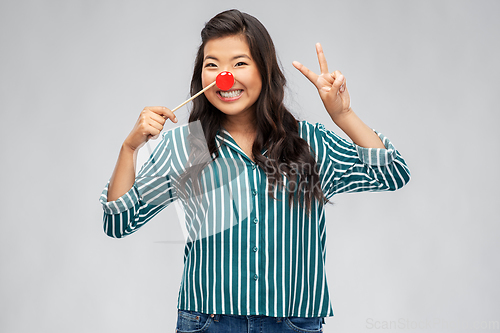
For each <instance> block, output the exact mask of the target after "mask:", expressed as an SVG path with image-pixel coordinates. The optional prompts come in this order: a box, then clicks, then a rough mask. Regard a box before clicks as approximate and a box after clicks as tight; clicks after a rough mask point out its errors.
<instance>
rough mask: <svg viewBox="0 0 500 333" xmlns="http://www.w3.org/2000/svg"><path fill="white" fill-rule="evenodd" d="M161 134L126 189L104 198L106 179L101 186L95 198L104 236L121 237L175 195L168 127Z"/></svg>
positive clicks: (106, 191) (151, 215)
mask: <svg viewBox="0 0 500 333" xmlns="http://www.w3.org/2000/svg"><path fill="white" fill-rule="evenodd" d="M162 135H163V137H162V140H161V142H160V143H159V144H158V145H157V147H156V148H155V150H154V152H153V153H152V154H151V156H150V157H149V159H148V160H147V161H146V163H144V165H143V166H142V168H141V170H140V171H139V173H138V174H137V176H136V178H135V182H134V185H133V186H132V188H131V189H130V190H129V191H128V192H127V193H125V194H124V195H123V196H121V197H120V198H118V199H116V200H115V201H109V202H108V199H107V195H108V186H109V180H108V183H107V184H106V186H105V187H104V190H103V191H102V193H101V197H100V199H99V201H100V202H101V204H102V208H103V210H104V216H103V222H104V232H105V233H106V234H107V235H108V236H110V237H114V238H122V237H125V236H127V235H130V234H132V233H134V232H136V231H137V230H138V229H139V228H140V227H142V226H143V225H144V224H145V223H146V222H148V221H149V220H150V219H151V218H152V217H154V216H155V215H157V214H158V213H159V212H160V211H161V210H163V209H164V208H165V207H167V206H168V205H169V204H170V203H171V202H173V201H174V200H175V199H177V194H176V191H175V188H174V186H173V184H172V183H173V182H172V177H171V175H170V169H171V158H172V153H173V151H172V131H167V132H164V133H163V134H162Z"/></svg>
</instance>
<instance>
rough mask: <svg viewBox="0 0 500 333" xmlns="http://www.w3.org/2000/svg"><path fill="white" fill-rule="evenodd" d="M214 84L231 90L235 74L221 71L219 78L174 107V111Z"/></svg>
mask: <svg viewBox="0 0 500 333" xmlns="http://www.w3.org/2000/svg"><path fill="white" fill-rule="evenodd" d="M214 84H217V87H219V89H222V90H229V89H231V87H232V86H233V85H234V76H233V74H231V72H226V71H224V72H220V73H219V74H218V75H217V78H216V79H215V81H214V82H212V83H210V84H209V85H208V86H206V87H205V88H203V90H201V91H200V92H199V93H197V94H196V95H194V96H193V97H191V98H190V99H188V100H187V101H185V102H184V103H182V104H181V105H179V106H178V107H176V108H175V109H173V110H172V112H174V111H176V110H177V109H179V108H181V107H183V106H184V105H186V104H187V103H189V102H191V101H192V100H193V99H195V98H196V97H198V96H200V95H201V94H202V93H204V92H205V91H206V90H208V89H210V88H212V87H213V86H214Z"/></svg>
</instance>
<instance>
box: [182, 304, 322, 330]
mask: <svg viewBox="0 0 500 333" xmlns="http://www.w3.org/2000/svg"><path fill="white" fill-rule="evenodd" d="M324 323H325V322H324V318H322V317H313V318H305V317H268V316H238V315H226V314H206V313H201V312H196V311H189V310H180V309H177V328H176V333H201V332H204V333H215V332H217V333H226V332H237V333H265V332H290V333H291V332H293V333H298V332H299V333H319V332H322V331H323V324H324Z"/></svg>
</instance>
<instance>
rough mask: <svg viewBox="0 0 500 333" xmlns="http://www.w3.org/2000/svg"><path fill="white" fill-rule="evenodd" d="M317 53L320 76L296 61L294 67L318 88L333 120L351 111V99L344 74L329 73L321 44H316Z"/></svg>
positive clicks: (337, 72)
mask: <svg viewBox="0 0 500 333" xmlns="http://www.w3.org/2000/svg"><path fill="white" fill-rule="evenodd" d="M316 52H317V53H318V61H319V68H320V70H321V74H320V75H318V74H316V73H314V72H313V71H311V70H309V69H308V68H307V67H306V66H304V65H302V64H301V63H299V62H298V61H294V62H293V66H294V67H295V68H297V69H298V70H299V71H300V72H301V73H302V74H304V76H305V77H307V78H308V79H309V81H311V83H312V84H314V85H315V86H316V88H318V92H319V96H320V97H321V100H322V101H323V104H324V105H325V108H326V110H327V111H328V113H329V114H330V116H331V117H332V119H333V118H334V117H337V116H339V115H341V114H342V113H347V112H349V111H350V109H351V98H350V97H349V92H348V91H347V87H346V80H345V77H344V76H343V75H342V73H340V71H335V72H333V73H330V72H328V64H327V63H326V58H325V54H324V53H323V48H322V47H321V44H320V43H317V44H316Z"/></svg>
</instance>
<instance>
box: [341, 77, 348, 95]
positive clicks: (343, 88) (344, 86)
mask: <svg viewBox="0 0 500 333" xmlns="http://www.w3.org/2000/svg"><path fill="white" fill-rule="evenodd" d="M346 89H347V79H346V78H345V76H344V82H342V84H341V85H340V89H339V91H340V92H341V93H343V92H345V90H346Z"/></svg>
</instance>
